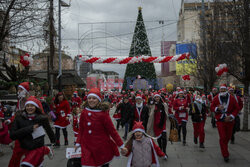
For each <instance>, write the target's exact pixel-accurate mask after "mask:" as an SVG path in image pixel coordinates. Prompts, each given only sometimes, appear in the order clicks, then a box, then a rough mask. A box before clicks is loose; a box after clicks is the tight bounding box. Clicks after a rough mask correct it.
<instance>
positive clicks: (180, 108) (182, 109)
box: [173, 90, 188, 146]
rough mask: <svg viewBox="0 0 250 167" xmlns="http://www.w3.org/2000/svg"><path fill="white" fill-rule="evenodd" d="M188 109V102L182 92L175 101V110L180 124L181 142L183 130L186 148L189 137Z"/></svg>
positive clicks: (179, 134)
mask: <svg viewBox="0 0 250 167" xmlns="http://www.w3.org/2000/svg"><path fill="white" fill-rule="evenodd" d="M187 107H188V102H187V100H186V98H185V97H184V92H183V91H182V90H180V91H179V92H178V95H177V96H176V98H175V100H174V103H173V108H174V110H175V114H174V116H175V118H176V119H177V122H178V136H179V141H181V130H182V135H183V145H184V146H185V145H186V135H187V121H188V111H187Z"/></svg>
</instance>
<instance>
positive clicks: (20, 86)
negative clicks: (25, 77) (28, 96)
mask: <svg viewBox="0 0 250 167" xmlns="http://www.w3.org/2000/svg"><path fill="white" fill-rule="evenodd" d="M18 87H19V88H22V89H23V90H24V91H25V92H27V93H28V91H27V90H26V89H25V88H24V87H23V86H22V85H18Z"/></svg>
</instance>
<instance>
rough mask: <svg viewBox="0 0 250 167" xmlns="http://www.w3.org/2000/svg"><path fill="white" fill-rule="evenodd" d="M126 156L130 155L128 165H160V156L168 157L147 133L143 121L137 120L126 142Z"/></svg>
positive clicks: (147, 166) (145, 166)
mask: <svg viewBox="0 0 250 167" xmlns="http://www.w3.org/2000/svg"><path fill="white" fill-rule="evenodd" d="M125 148H126V149H125V151H123V152H122V154H123V155H124V156H128V163H127V167H150V166H156V167H159V166H160V163H159V160H158V156H159V157H162V158H164V159H167V156H166V155H165V154H164V153H163V152H162V151H161V149H160V147H158V146H157V145H156V144H155V143H154V141H153V140H152V138H151V137H150V136H148V135H147V134H146V133H145V129H144V127H143V125H142V122H136V123H135V124H134V126H133V131H132V135H131V137H130V139H129V140H128V142H127V143H126V146H125Z"/></svg>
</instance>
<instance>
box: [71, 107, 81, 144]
mask: <svg viewBox="0 0 250 167" xmlns="http://www.w3.org/2000/svg"><path fill="white" fill-rule="evenodd" d="M81 112H82V110H81V109H80V108H79V107H76V108H74V109H73V111H72V115H73V125H72V126H73V132H74V135H75V137H74V142H76V139H77V136H78V134H79V122H80V116H81Z"/></svg>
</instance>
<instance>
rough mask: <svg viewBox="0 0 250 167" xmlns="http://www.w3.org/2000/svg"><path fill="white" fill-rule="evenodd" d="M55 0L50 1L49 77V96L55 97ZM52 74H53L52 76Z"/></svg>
mask: <svg viewBox="0 0 250 167" xmlns="http://www.w3.org/2000/svg"><path fill="white" fill-rule="evenodd" d="M53 2H54V0H50V9H49V56H50V57H49V62H48V64H49V66H50V67H48V68H49V75H48V82H49V95H53V94H52V93H53V72H54V54H55V44H54V37H55V29H54V5H53ZM51 72H52V74H51Z"/></svg>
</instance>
